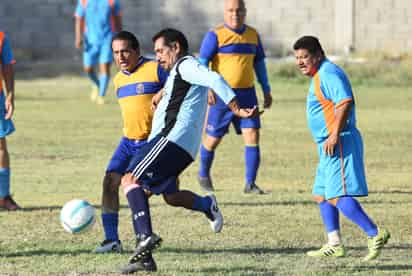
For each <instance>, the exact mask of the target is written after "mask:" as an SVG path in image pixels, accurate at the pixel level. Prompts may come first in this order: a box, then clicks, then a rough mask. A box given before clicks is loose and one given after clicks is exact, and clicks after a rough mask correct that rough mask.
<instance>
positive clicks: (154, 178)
mask: <svg viewBox="0 0 412 276" xmlns="http://www.w3.org/2000/svg"><path fill="white" fill-rule="evenodd" d="M192 162H193V158H192V156H191V155H190V154H189V153H187V152H186V151H185V150H183V149H182V148H181V147H179V146H178V145H176V144H175V143H173V142H170V141H168V140H167V139H166V138H165V137H163V136H157V137H155V138H154V139H152V140H150V141H149V142H148V143H147V144H146V145H144V146H143V147H142V149H141V150H140V151H138V152H137V153H136V155H135V156H134V157H133V159H132V161H131V162H130V164H129V167H128V168H127V169H126V172H127V173H128V172H131V173H132V174H133V175H134V176H135V177H136V178H137V179H138V181H139V184H140V185H141V186H142V187H143V188H144V189H146V190H149V191H150V192H152V193H154V194H157V195H159V194H173V193H176V192H177V191H178V189H179V188H178V176H179V174H180V173H181V172H182V171H183V170H184V169H186V168H187V167H188V166H189V165H190V164H191V163H192Z"/></svg>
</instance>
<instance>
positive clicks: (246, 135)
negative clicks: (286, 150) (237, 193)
mask: <svg viewBox="0 0 412 276" xmlns="http://www.w3.org/2000/svg"><path fill="white" fill-rule="evenodd" d="M245 18H246V7H245V2H244V1H243V0H225V1H224V22H225V23H224V24H223V25H220V26H218V27H216V28H215V29H213V30H211V31H209V32H208V33H207V34H206V36H205V38H204V39H203V42H202V45H201V47H200V58H199V60H200V62H201V63H202V64H204V65H206V66H208V65H209V63H211V68H212V70H215V71H216V72H218V73H220V74H221V75H222V76H223V77H224V79H225V80H226V81H227V82H228V83H229V85H230V86H231V87H232V88H233V90H234V91H235V93H236V97H237V98H238V101H239V105H240V107H244V108H251V107H253V106H257V104H258V102H257V97H256V92H255V86H254V80H255V78H254V74H255V73H256V76H257V79H258V82H259V83H260V85H261V87H262V90H263V95H264V104H263V107H264V108H270V107H271V105H272V96H271V89H270V86H269V82H268V78H267V73H266V65H265V53H264V51H263V45H262V42H261V40H260V37H259V35H258V33H257V32H256V30H255V29H254V28H252V27H250V26H248V25H246V24H244V22H245ZM209 104H210V106H209V112H208V118H207V125H206V138H205V139H204V141H203V145H202V147H201V149H200V170H199V183H200V185H201V187H202V188H203V189H204V190H206V191H213V189H214V188H213V184H212V178H211V175H210V169H211V167H212V163H213V159H214V156H215V149H216V148H217V146H218V145H219V143H220V141H221V140H222V138H223V136H224V135H225V134H226V133H227V132H228V128H229V126H230V124H231V123H232V124H233V126H234V127H235V130H236V133H237V134H242V136H243V141H244V143H245V149H244V156H245V171H246V173H245V188H244V192H245V193H254V194H263V193H264V192H263V191H262V190H261V189H260V188H259V187H258V186H257V185H256V176H257V172H258V169H259V165H260V150H259V128H260V119H259V117H257V118H246V119H245V118H239V117H237V116H236V115H235V114H233V112H232V111H231V110H230V109H229V108H228V107H227V106H226V105H225V104H224V102H223V101H222V99H221V98H220V97H219V96H216V95H215V94H214V93H213V91H210V92H209Z"/></svg>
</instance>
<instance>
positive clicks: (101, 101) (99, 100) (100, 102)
mask: <svg viewBox="0 0 412 276" xmlns="http://www.w3.org/2000/svg"><path fill="white" fill-rule="evenodd" d="M96 103H97V104H99V105H102V104H104V98H103V97H102V96H97V99H96Z"/></svg>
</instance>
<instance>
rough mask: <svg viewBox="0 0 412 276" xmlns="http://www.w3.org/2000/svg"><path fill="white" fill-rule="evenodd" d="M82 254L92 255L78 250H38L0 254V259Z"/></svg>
mask: <svg viewBox="0 0 412 276" xmlns="http://www.w3.org/2000/svg"><path fill="white" fill-rule="evenodd" d="M81 254H90V250H88V249H78V250H69V249H67V250H49V249H37V250H27V251H21V252H12V253H4V252H0V257H8V258H15V257H33V256H53V255H57V256H68V255H71V256H77V255H81Z"/></svg>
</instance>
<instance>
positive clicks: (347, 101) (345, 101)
mask: <svg viewBox="0 0 412 276" xmlns="http://www.w3.org/2000/svg"><path fill="white" fill-rule="evenodd" d="M352 101H353V100H352V99H346V100H343V101H341V102H338V103H337V104H336V105H335V108H336V109H338V108H339V107H341V106H342V105H344V104H346V103H350V102H352Z"/></svg>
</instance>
